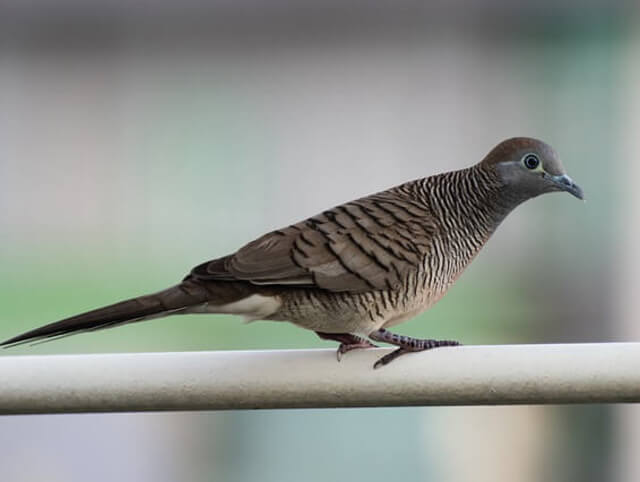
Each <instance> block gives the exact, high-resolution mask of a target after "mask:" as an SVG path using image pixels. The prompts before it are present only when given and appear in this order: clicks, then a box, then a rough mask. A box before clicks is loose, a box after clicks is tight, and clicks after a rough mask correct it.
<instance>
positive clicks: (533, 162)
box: [522, 154, 540, 169]
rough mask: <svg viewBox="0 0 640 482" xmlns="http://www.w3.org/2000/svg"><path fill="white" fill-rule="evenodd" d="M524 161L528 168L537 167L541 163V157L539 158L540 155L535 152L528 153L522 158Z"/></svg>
mask: <svg viewBox="0 0 640 482" xmlns="http://www.w3.org/2000/svg"><path fill="white" fill-rule="evenodd" d="M522 162H523V163H524V165H525V167H526V168H527V169H535V168H536V167H538V166H539V165H540V159H538V156H536V155H535V154H527V155H526V156H524V158H523V159H522Z"/></svg>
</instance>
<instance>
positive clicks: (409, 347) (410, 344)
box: [369, 328, 460, 368]
mask: <svg viewBox="0 0 640 482" xmlns="http://www.w3.org/2000/svg"><path fill="white" fill-rule="evenodd" d="M369 338H371V339H372V340H374V341H380V342H383V343H389V344H391V345H395V346H398V347H399V348H398V349H397V350H394V351H392V352H391V353H387V354H386V355H385V356H383V357H382V358H380V359H379V360H378V361H377V362H375V364H374V365H373V368H380V367H382V366H385V365H387V364H389V363H390V362H391V361H393V360H395V359H396V358H398V357H399V356H400V355H404V354H405V353H412V352H418V351H425V350H431V349H432V348H439V347H442V346H458V345H460V343H459V342H457V341H453V340H428V339H427V340H425V339H420V338H412V337H410V336H405V335H396V334H395V333H391V332H389V331H387V330H385V329H384V328H381V329H380V330H377V331H374V332H373V333H371V334H370V335H369Z"/></svg>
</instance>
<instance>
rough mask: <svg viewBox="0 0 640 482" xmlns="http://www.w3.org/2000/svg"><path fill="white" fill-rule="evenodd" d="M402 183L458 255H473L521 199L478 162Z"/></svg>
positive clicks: (495, 174) (464, 256) (493, 172)
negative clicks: (431, 215)
mask: <svg viewBox="0 0 640 482" xmlns="http://www.w3.org/2000/svg"><path fill="white" fill-rule="evenodd" d="M404 187H405V189H406V191H405V192H407V191H411V195H412V197H413V199H414V200H415V201H417V202H419V203H421V204H424V205H425V206H426V207H427V208H428V210H429V211H430V212H431V213H432V214H433V217H434V220H435V221H436V223H437V224H438V225H439V227H440V228H441V229H440V232H441V233H442V237H443V238H446V239H441V241H443V242H446V244H450V246H449V248H450V249H453V250H454V251H456V252H457V254H458V255H460V256H461V257H462V258H468V257H473V256H474V255H475V254H476V253H477V251H478V250H479V249H480V248H481V247H482V246H483V245H484V243H485V242H486V241H487V240H488V239H489V237H490V236H491V234H492V233H493V232H494V231H495V229H496V228H497V227H498V225H499V224H500V223H501V222H502V220H503V219H504V218H505V217H506V216H507V214H509V212H511V210H513V209H514V208H515V207H516V206H517V205H518V204H519V203H520V202H521V201H520V200H518V199H515V198H512V196H510V195H509V193H508V192H507V190H506V188H505V185H504V183H503V182H502V181H501V180H500V178H499V176H498V174H497V173H496V172H495V170H493V169H490V168H489V169H488V168H486V167H483V166H482V165H476V166H473V167H470V168H467V169H461V170H459V171H452V172H446V173H443V174H438V175H435V176H431V177H427V178H424V179H421V180H418V181H415V182H413V183H408V184H407V185H405V186H404ZM407 193H408V192H407ZM444 233H446V235H445V234H444Z"/></svg>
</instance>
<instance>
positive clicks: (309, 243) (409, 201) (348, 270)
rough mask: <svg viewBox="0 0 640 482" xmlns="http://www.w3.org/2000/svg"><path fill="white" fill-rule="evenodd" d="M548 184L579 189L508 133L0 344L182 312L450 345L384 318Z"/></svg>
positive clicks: (438, 289)
mask: <svg viewBox="0 0 640 482" xmlns="http://www.w3.org/2000/svg"><path fill="white" fill-rule="evenodd" d="M553 191H567V192H569V193H571V194H573V195H574V196H576V197H578V198H581V199H582V197H583V196H582V190H581V189H580V188H579V187H578V186H577V185H576V184H574V183H573V181H571V179H570V178H569V177H568V176H567V175H566V174H565V171H564V168H563V167H562V164H561V163H560V161H559V159H558V157H557V154H556V153H555V151H554V150H553V149H552V148H551V147H550V146H548V145H547V144H545V143H543V142H541V141H538V140H535V139H530V138H513V139H509V140H507V141H504V142H502V143H500V144H499V145H498V146H496V147H495V148H494V149H493V150H492V151H491V152H490V153H489V154H488V155H487V156H486V157H485V158H484V159H483V160H482V161H481V162H479V163H478V164H476V165H475V166H473V167H470V168H466V169H462V170H459V171H452V172H447V173H443V174H439V175H435V176H431V177H427V178H424V179H418V180H415V181H411V182H407V183H405V184H401V185H399V186H396V187H394V188H391V189H389V190H387V191H383V192H380V193H377V194H373V195H371V196H367V197H364V198H361V199H358V200H355V201H352V202H349V203H346V204H343V205H341V206H337V207H335V208H333V209H329V210H327V211H325V212H323V213H321V214H319V215H317V216H314V217H312V218H309V219H306V220H304V221H301V222H299V223H297V224H294V225H292V226H289V227H286V228H283V229H279V230H276V231H272V232H270V233H267V234H265V235H264V236H262V237H260V238H258V239H256V240H255V241H252V242H250V243H249V244H247V245H245V246H243V247H242V248H240V249H239V250H238V251H237V252H235V253H234V254H231V255H229V256H225V257H222V258H218V259H215V260H213V261H209V262H206V263H203V264H201V265H199V266H197V267H195V268H194V269H193V270H192V271H191V273H190V274H189V275H188V276H187V277H186V278H185V279H184V280H183V281H182V282H181V283H180V284H178V285H176V286H174V287H171V288H168V289H166V290H164V291H161V292H159V293H155V294H152V295H146V296H141V297H139V298H134V299H131V300H127V301H123V302H121V303H117V304H115V305H111V306H107V307H105V308H100V309H97V310H94V311H91V312H88V313H85V314H81V315H77V316H74V317H71V318H67V319H64V320H62V321H58V322H55V323H51V324H49V325H46V326H43V327H41V328H37V329H35V330H32V331H29V332H27V333H24V334H22V335H18V336H16V337H14V338H11V339H10V340H7V341H5V342H4V343H2V345H13V344H16V343H22V342H25V341H32V340H38V339H42V338H50V337H56V336H63V335H67V334H72V333H76V332H80V331H90V330H96V329H102V328H107V327H111V326H114V325H119V324H123V323H128V322H132V321H139V320H147V319H151V318H156V317H160V316H168V315H172V314H183V313H233V314H239V315H243V316H244V317H245V318H247V319H249V320H256V319H264V320H279V321H289V322H292V323H294V324H296V325H298V326H301V327H303V328H307V329H310V330H313V331H315V332H316V333H317V334H318V335H319V336H320V337H322V338H325V339H331V340H336V341H339V342H340V347H339V349H338V355H339V356H340V355H341V354H343V353H345V352H347V351H349V350H351V349H354V348H366V347H368V346H374V345H373V344H372V343H370V342H369V341H368V340H367V338H369V339H371V340H374V341H382V342H386V343H391V344H394V345H397V346H398V347H399V348H398V349H397V350H396V351H394V352H392V353H391V354H389V355H387V356H385V357H383V358H382V359H381V360H379V361H378V362H377V363H376V366H380V365H383V364H386V363H388V362H389V361H391V360H392V359H394V358H395V357H397V356H398V355H401V354H403V353H406V352H411V351H421V350H425V349H429V348H435V347H438V346H449V345H456V344H457V342H454V341H446V340H445V341H438V340H417V339H413V338H409V337H405V336H399V335H395V334H392V333H390V332H388V331H387V330H386V328H388V327H390V326H393V325H395V324H397V323H400V322H402V321H404V320H406V319H408V318H410V317H412V316H414V315H416V314H418V313H420V312H421V311H424V310H425V309H427V308H429V307H430V306H432V305H433V304H434V303H435V302H436V301H438V300H439V299H440V298H441V297H442V296H443V295H444V294H445V293H446V291H447V290H448V288H449V287H450V286H451V285H452V284H453V282H454V281H455V280H456V279H457V278H458V276H460V274H461V273H462V271H463V270H464V268H465V267H466V266H467V265H468V264H469V262H470V261H471V260H472V259H473V258H474V257H475V255H476V254H477V253H478V251H479V250H480V249H481V248H482V246H483V245H484V244H485V243H486V241H487V240H488V239H489V237H490V236H491V234H492V233H493V232H494V231H495V229H496V228H497V227H498V225H499V224H500V222H501V221H502V220H503V219H504V218H505V216H506V215H507V214H508V213H509V212H510V211H511V210H512V209H513V208H515V207H516V206H517V205H518V204H520V203H521V202H523V201H525V200H527V199H530V198H532V197H535V196H537V195H540V194H544V193H546V192H553Z"/></svg>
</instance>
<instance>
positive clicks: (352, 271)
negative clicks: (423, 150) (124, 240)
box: [192, 188, 436, 292]
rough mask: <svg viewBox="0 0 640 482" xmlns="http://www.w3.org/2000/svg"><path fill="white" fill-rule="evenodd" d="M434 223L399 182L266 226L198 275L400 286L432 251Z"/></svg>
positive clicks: (343, 286)
mask: <svg viewBox="0 0 640 482" xmlns="http://www.w3.org/2000/svg"><path fill="white" fill-rule="evenodd" d="M435 230H436V226H435V224H434V222H433V217H432V214H431V212H430V211H429V209H428V208H427V207H426V206H425V205H423V204H420V203H417V202H415V201H413V200H412V199H411V198H410V197H409V195H408V194H407V193H406V192H405V191H402V190H399V189H398V188H396V189H394V190H390V191H385V192H383V193H380V194H375V195H373V196H369V197H366V198H363V199H359V200H357V201H353V202H350V203H347V204H344V205H341V206H338V207H336V208H333V209H330V210H328V211H325V212H323V213H322V214H319V215H318V216H314V217H312V218H309V219H306V220H304V221H301V222H299V223H297V224H295V225H292V226H289V227H287V228H284V229H280V230H277V231H273V232H271V233H267V234H265V235H264V236H261V237H260V238H258V239H256V240H254V241H252V242H250V243H248V244H247V245H245V246H243V247H242V248H240V249H239V250H238V251H237V252H236V253H235V254H233V255H230V256H226V257H224V258H219V259H217V260H213V261H210V262H208V263H205V264H203V265H200V266H198V267H196V268H195V269H194V271H193V272H192V275H193V276H196V277H198V278H201V279H220V280H225V279H236V280H246V281H250V282H252V283H255V284H260V285H265V284H267V285H287V286H315V287H318V288H322V289H326V290H329V291H334V292H340V291H348V292H363V291H371V290H385V289H389V288H392V289H395V288H397V287H399V286H400V285H401V283H402V281H404V278H406V277H408V276H409V275H410V274H411V273H412V272H413V271H415V270H416V269H417V267H418V265H419V263H420V262H421V260H422V259H423V257H424V256H425V255H426V254H427V253H428V251H429V249H430V246H431V240H432V238H433V234H434V233H435Z"/></svg>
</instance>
